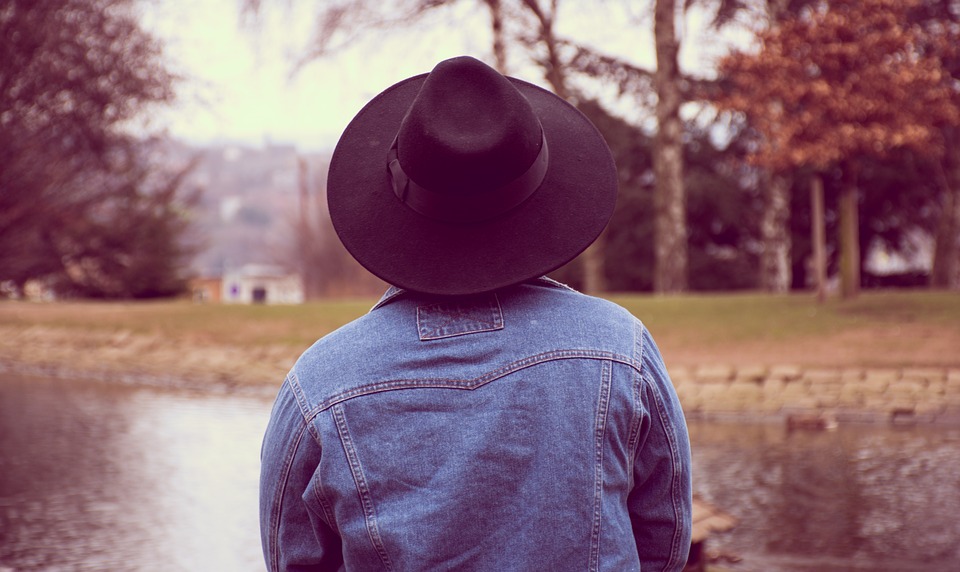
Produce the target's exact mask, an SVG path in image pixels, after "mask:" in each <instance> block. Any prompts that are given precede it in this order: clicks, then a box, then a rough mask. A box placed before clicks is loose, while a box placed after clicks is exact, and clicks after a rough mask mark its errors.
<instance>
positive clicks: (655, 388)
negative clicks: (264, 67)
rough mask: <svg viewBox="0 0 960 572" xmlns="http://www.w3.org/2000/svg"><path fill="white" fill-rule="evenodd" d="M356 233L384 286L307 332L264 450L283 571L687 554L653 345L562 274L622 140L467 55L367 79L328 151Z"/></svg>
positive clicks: (605, 197)
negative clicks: (375, 297)
mask: <svg viewBox="0 0 960 572" xmlns="http://www.w3.org/2000/svg"><path fill="white" fill-rule="evenodd" d="M327 186H328V188H327V193H328V199H327V200H328V205H329V211H330V216H331V219H332V222H333V225H334V228H335V230H336V232H337V235H338V236H339V238H340V240H341V241H342V242H343V244H344V246H345V247H346V249H347V250H348V251H349V252H350V253H351V255H352V256H353V257H355V258H356V259H357V260H358V261H359V262H360V263H361V264H362V265H363V266H364V267H366V268H367V269H368V270H369V271H370V272H372V273H373V274H375V275H377V276H379V277H380V278H382V279H383V280H385V281H386V282H388V283H389V284H390V285H391V286H390V288H389V289H388V290H387V292H386V294H385V295H384V296H383V298H382V299H381V300H380V301H379V303H377V304H376V306H375V307H374V308H373V309H372V310H371V311H370V312H369V313H368V314H366V315H364V316H362V317H361V318H359V319H357V320H355V321H354V322H352V323H349V324H347V325H345V326H343V327H341V328H340V329H338V330H336V331H334V332H333V333H330V334H328V335H326V336H324V337H323V338H321V339H320V340H319V341H317V342H316V343H315V344H314V345H313V346H312V347H310V348H309V349H308V350H306V351H305V352H304V353H303V355H302V356H301V357H300V358H299V360H297V362H296V364H295V365H294V366H293V369H292V370H291V371H290V372H289V374H288V375H287V376H286V378H285V380H284V381H283V383H282V386H281V388H280V390H279V395H278V397H277V399H276V402H275V404H274V408H273V411H272V413H271V418H270V421H269V424H268V428H267V430H266V435H265V438H264V442H263V447H262V459H261V467H262V468H261V480H260V515H261V536H262V543H263V553H264V556H265V559H266V563H267V568H268V569H269V570H271V571H276V570H404V571H409V570H430V571H436V570H491V571H493V570H496V571H503V570H616V571H624V570H643V572H647V571H652V570H658V571H659V570H680V569H682V568H683V566H684V564H685V562H686V558H687V553H688V550H689V546H690V537H691V506H692V499H691V482H690V447H689V440H688V436H687V430H686V425H685V421H684V418H683V413H682V411H681V409H680V405H679V402H678V400H677V396H676V393H675V391H674V389H673V387H672V385H671V382H670V379H669V377H668V374H667V372H666V369H665V366H664V363H663V360H662V358H661V356H660V353H659V350H658V349H657V346H656V345H655V343H654V341H653V339H652V338H651V335H650V333H649V332H648V331H647V330H646V328H645V327H644V325H643V324H642V323H641V322H640V321H639V320H638V319H637V318H635V317H634V316H632V315H631V314H629V313H628V312H627V311H626V310H624V309H623V308H621V307H619V306H617V305H615V304H613V303H611V302H608V301H605V300H602V299H599V298H594V297H590V296H587V295H584V294H580V293H578V292H576V291H574V290H572V289H570V288H567V287H565V286H564V285H562V284H560V283H557V282H555V281H553V280H550V279H547V278H544V277H543V276H545V275H546V274H547V273H549V272H551V271H553V270H555V269H556V268H558V267H559V266H561V265H563V264H565V263H566V262H568V261H570V260H572V259H573V258H574V257H575V256H576V255H577V254H579V253H580V252H582V251H583V250H584V249H585V248H586V247H587V246H588V245H589V244H591V243H592V242H593V241H594V240H595V239H596V238H597V236H598V235H599V234H600V232H601V231H602V229H603V228H604V226H605V225H606V224H607V221H608V220H609V218H610V216H611V214H612V212H613V208H614V204H615V200H616V193H617V172H616V167H615V165H614V162H613V158H612V155H611V153H610V150H609V148H608V147H607V144H606V143H605V141H604V139H603V137H602V136H601V135H600V133H599V132H598V131H597V129H596V128H595V127H594V126H593V125H592V124H591V123H590V121H589V120H587V119H586V117H584V116H583V115H582V114H581V113H580V112H579V111H577V110H576V109H575V108H574V107H573V106H572V105H570V104H568V103H567V102H566V101H564V100H562V99H561V98H559V97H557V96H556V95H554V94H552V93H550V92H548V91H546V90H543V89H541V88H539V87H536V86H534V85H532V84H529V83H526V82H523V81H520V80H517V79H514V78H509V77H506V76H503V75H501V74H500V73H498V72H497V71H495V70H494V69H492V68H490V67H489V66H487V65H485V64H484V63H482V62H480V61H478V60H476V59H474V58H471V57H466V56H463V57H457V58H453V59H449V60H445V61H442V62H440V63H439V64H437V65H436V67H435V68H434V69H433V70H432V71H431V72H429V73H427V74H423V75H418V76H416V77H412V78H409V79H406V80H404V81H401V82H399V83H397V84H396V85H393V86H391V87H389V88H388V89H386V90H385V91H383V92H382V93H380V94H379V95H377V96H376V97H375V98H373V99H372V100H371V101H370V102H369V103H368V104H367V105H366V106H365V107H364V108H363V109H362V110H361V111H360V112H359V113H358V114H357V116H356V117H355V118H354V119H353V120H352V121H351V122H350V124H349V125H348V126H347V128H346V129H345V131H344V132H343V134H342V136H341V138H340V140H339V142H338V143H337V146H336V148H335V150H334V153H333V156H332V158H331V163H330V168H329V173H328V181H327Z"/></svg>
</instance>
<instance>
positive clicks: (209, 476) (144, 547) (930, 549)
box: [0, 374, 960, 572]
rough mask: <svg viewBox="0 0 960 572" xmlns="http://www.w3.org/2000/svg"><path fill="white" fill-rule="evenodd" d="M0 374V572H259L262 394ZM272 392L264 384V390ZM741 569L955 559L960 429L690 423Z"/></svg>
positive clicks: (699, 476) (793, 570) (703, 480)
mask: <svg viewBox="0 0 960 572" xmlns="http://www.w3.org/2000/svg"><path fill="white" fill-rule="evenodd" d="M0 375H4V376H6V378H5V379H0V572H9V571H11V570H17V571H20V570H111V571H115V570H116V571H122V570H131V571H141V570H142V571H154V570H162V571H172V572H178V571H194V570H205V571H206V570H211V571H218V570H224V571H240V572H243V571H251V572H252V571H262V570H263V569H264V566H263V561H262V557H261V553H260V539H259V533H258V518H257V479H258V475H259V451H260V439H261V437H262V435H263V431H264V428H265V427H266V423H267V418H268V415H269V412H270V406H271V401H272V399H271V397H269V396H263V395H260V396H236V395H217V394H200V393H195V392H183V391H169V390H159V389H152V388H137V387H127V386H118V385H110V384H104V383H83V382H74V381H71V382H67V381H64V380H53V379H36V378H22V377H14V376H11V375H10V374H0ZM267 393H272V392H269V391H268V392H267ZM690 432H691V440H692V443H693V451H694V481H695V489H696V492H697V494H698V495H700V496H701V497H703V498H704V499H705V500H707V501H709V502H711V503H712V504H714V505H716V506H717V507H718V508H720V509H722V510H725V511H726V512H728V513H730V514H732V515H734V516H736V517H737V518H738V519H739V524H738V526H737V527H736V528H735V529H734V530H733V531H731V532H728V533H724V534H721V535H718V536H717V537H715V538H713V539H711V541H710V543H709V546H708V548H709V549H710V550H712V551H717V552H720V553H722V554H723V555H725V556H729V557H731V558H736V559H739V560H740V561H739V563H737V564H731V563H730V561H729V560H728V561H727V562H724V563H723V565H724V566H727V567H729V568H730V569H731V570H742V571H768V570H784V571H789V572H800V571H813V570H817V571H822V570H836V571H861V570H862V571H867V570H898V571H910V570H918V571H919V570H955V569H958V568H956V565H957V562H960V519H958V515H960V428H956V427H890V426H875V425H873V426H871V425H863V426H841V427H840V428H839V429H838V430H836V431H830V432H793V433H790V432H787V431H786V429H785V428H784V427H782V426H780V425H774V424H766V425H763V424H760V425H758V424H729V423H714V422H710V423H707V422H691V424H690Z"/></svg>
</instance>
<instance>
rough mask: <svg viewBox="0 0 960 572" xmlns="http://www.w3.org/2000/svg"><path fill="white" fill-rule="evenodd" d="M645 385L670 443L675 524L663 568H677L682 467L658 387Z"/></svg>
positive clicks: (672, 502)
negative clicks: (649, 387) (649, 389)
mask: <svg viewBox="0 0 960 572" xmlns="http://www.w3.org/2000/svg"><path fill="white" fill-rule="evenodd" d="M647 385H651V386H652V387H651V389H652V391H651V392H650V393H651V395H652V396H653V403H654V406H655V407H656V408H657V417H658V418H659V422H660V426H661V427H662V428H663V433H664V435H666V437H667V442H668V443H669V444H670V466H671V467H672V468H673V475H672V477H671V483H670V503H671V505H672V506H673V516H674V523H675V525H674V529H673V539H672V540H671V542H670V559H669V560H668V561H667V563H666V565H665V566H664V570H674V569H677V570H679V569H680V568H682V567H683V565H684V562H681V561H680V553H681V552H682V551H683V547H682V546H681V545H680V544H681V541H682V538H683V530H684V528H685V522H684V511H683V507H682V506H681V501H680V498H679V497H680V494H679V490H680V489H681V487H682V480H683V469H682V465H681V462H680V452H679V451H678V450H677V436H676V434H675V433H674V430H673V426H672V425H670V424H669V423H667V422H666V411H665V410H664V408H663V398H662V396H661V393H660V388H659V387H658V386H656V385H653V384H647Z"/></svg>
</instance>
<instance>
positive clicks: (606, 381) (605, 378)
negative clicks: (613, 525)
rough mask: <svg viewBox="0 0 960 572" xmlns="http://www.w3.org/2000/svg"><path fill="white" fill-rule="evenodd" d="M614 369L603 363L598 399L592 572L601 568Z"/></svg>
mask: <svg viewBox="0 0 960 572" xmlns="http://www.w3.org/2000/svg"><path fill="white" fill-rule="evenodd" d="M612 369H613V366H612V362H610V361H609V360H605V361H603V364H602V367H601V370H600V395H599V396H598V398H597V416H596V420H595V429H594V437H595V443H594V444H595V446H596V451H595V453H594V454H595V457H596V464H595V465H594V473H593V486H594V489H593V527H592V530H591V532H590V566H589V569H590V570H591V571H596V570H598V569H599V567H600V533H601V524H602V522H603V518H602V516H603V515H602V509H603V445H604V443H605V442H606V439H605V434H606V430H607V409H608V407H609V404H610V384H611V378H612V372H611V370H612Z"/></svg>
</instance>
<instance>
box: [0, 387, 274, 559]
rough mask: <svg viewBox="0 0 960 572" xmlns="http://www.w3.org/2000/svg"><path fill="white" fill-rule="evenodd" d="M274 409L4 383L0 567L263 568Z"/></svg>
mask: <svg viewBox="0 0 960 572" xmlns="http://www.w3.org/2000/svg"><path fill="white" fill-rule="evenodd" d="M269 408H270V402H269V400H268V399H262V398H261V399H255V398H240V397H224V396H200V395H196V394H188V393H172V392H159V391H155V390H149V389H134V388H128V387H111V386H107V385H103V384H92V385H91V384H80V383H66V382H63V381H52V380H38V379H30V380H24V379H0V570H2V569H3V568H4V567H6V568H7V569H13V570H18V571H19V570H98V571H100V570H110V571H122V570H144V571H148V570H149V571H154V570H162V571H181V570H182V571H188V570H189V571H195V570H210V571H217V570H230V571H234V570H236V571H238V572H243V571H262V570H263V569H264V565H263V558H262V556H261V552H260V537H259V531H258V526H259V519H258V515H257V510H258V508H257V479H258V477H259V470H260V466H259V453H260V440H261V438H262V436H263V431H264V429H265V427H266V422H267V418H268V416H269V412H270V409H269Z"/></svg>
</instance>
